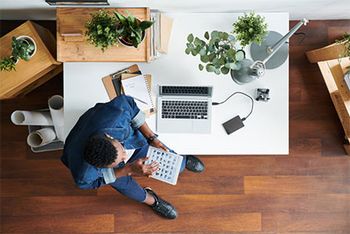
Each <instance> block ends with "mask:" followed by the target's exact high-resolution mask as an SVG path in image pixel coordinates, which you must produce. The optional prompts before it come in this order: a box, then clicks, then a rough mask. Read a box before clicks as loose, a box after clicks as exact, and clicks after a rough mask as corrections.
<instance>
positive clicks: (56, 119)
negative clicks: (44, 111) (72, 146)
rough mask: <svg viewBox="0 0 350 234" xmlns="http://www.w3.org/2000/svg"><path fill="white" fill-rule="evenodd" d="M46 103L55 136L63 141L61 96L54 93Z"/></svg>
mask: <svg viewBox="0 0 350 234" xmlns="http://www.w3.org/2000/svg"><path fill="white" fill-rule="evenodd" d="M48 104H49V109H50V113H51V117H52V121H53V126H54V128H55V131H56V135H57V138H58V139H59V140H60V141H63V142H64V140H65V139H64V115H63V97H62V96H60V95H54V96H52V97H51V98H50V99H49V101H48Z"/></svg>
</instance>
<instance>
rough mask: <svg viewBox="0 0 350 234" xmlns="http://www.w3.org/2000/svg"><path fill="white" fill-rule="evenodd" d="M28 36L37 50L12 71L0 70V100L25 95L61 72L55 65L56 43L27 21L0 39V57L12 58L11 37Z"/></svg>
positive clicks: (20, 61)
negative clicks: (10, 56)
mask: <svg viewBox="0 0 350 234" xmlns="http://www.w3.org/2000/svg"><path fill="white" fill-rule="evenodd" d="M21 35H27V36H30V37H31V38H33V39H34V41H35V43H36V46H37V50H36V53H35V54H34V56H33V57H32V58H31V59H30V60H29V61H24V60H19V62H18V63H17V64H16V70H15V71H10V72H8V71H0V99H8V98H14V97H17V96H22V95H25V94H26V93H28V92H30V91H31V90H33V89H35V88H36V87H38V86H40V85H41V84H43V83H44V82H46V81H47V80H49V79H50V78H52V77H54V76H56V75H57V74H59V73H60V72H62V67H63V66H62V64H61V63H60V62H57V61H56V59H55V57H56V40H55V38H54V37H53V35H52V34H51V33H50V32H49V31H48V30H47V29H45V28H44V27H42V26H40V25H38V24H35V23H33V22H30V21H26V22H25V23H23V24H22V25H20V26H19V27H17V28H16V29H14V30H12V31H11V32H9V33H7V34H6V35H5V36H3V37H1V38H0V45H1V47H0V57H1V58H3V57H6V56H9V55H11V51H12V47H11V43H12V37H18V36H21Z"/></svg>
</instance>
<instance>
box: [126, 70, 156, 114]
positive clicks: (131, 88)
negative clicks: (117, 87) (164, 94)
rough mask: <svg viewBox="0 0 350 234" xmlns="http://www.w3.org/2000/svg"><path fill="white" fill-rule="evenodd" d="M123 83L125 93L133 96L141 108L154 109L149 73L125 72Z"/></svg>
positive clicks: (144, 109)
mask: <svg viewBox="0 0 350 234" xmlns="http://www.w3.org/2000/svg"><path fill="white" fill-rule="evenodd" d="M121 84H122V89H123V92H124V94H125V95H128V96H131V97H133V98H134V100H135V102H136V105H137V106H138V108H140V110H142V111H149V110H150V111H151V112H152V111H153V109H154V104H153V101H152V96H151V90H150V87H151V86H150V84H148V79H147V75H133V74H123V75H122V79H121Z"/></svg>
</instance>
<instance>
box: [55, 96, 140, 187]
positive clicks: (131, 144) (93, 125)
mask: <svg viewBox="0 0 350 234" xmlns="http://www.w3.org/2000/svg"><path fill="white" fill-rule="evenodd" d="M144 122H145V115H144V113H143V112H142V111H140V109H139V108H138V107H137V106H136V103H135V101H134V100H133V99H132V98H131V97H128V96H125V95H121V96H119V97H116V98H115V99H113V100H111V101H110V102H107V103H98V104H96V105H95V106H94V107H92V108H90V109H89V110H88V111H86V112H85V113H84V114H83V115H82V116H81V117H80V118H79V120H78V122H77V123H76V125H75V126H74V127H73V129H72V130H71V131H70V133H69V135H68V137H67V139H66V141H65V145H64V150H63V155H62V158H61V160H62V162H63V163H64V164H65V165H66V166H67V167H68V168H69V169H70V170H71V173H72V176H73V178H74V181H75V183H76V185H77V186H78V187H79V188H81V189H96V188H98V187H100V186H101V185H104V184H106V182H105V180H104V178H103V174H104V170H106V168H97V167H95V166H92V165H91V164H89V163H87V162H86V161H85V160H84V156H83V154H84V148H85V145H86V143H87V141H88V139H89V137H90V136H92V135H95V134H104V133H107V134H108V135H110V136H112V137H113V138H114V139H116V140H118V141H119V142H121V143H122V144H123V145H124V147H125V149H137V148H141V147H142V146H144V145H145V144H147V141H146V139H145V137H144V136H143V135H142V133H141V132H140V131H139V130H138V128H139V127H140V126H141V125H142V124H143V123H144Z"/></svg>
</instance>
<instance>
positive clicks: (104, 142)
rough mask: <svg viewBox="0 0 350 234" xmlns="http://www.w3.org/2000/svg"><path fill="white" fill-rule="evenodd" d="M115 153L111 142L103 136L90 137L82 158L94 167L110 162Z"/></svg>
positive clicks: (113, 159) (116, 152)
mask: <svg viewBox="0 0 350 234" xmlns="http://www.w3.org/2000/svg"><path fill="white" fill-rule="evenodd" d="M117 154H118V151H117V149H116V148H115V147H114V145H113V144H112V142H111V141H110V140H109V139H108V138H106V137H104V136H92V137H90V138H89V140H88V142H87V144H86V146H85V149H84V159H85V160H86V161H87V162H88V163H90V164H91V165H93V166H95V167H106V166H108V165H110V164H112V163H113V162H114V161H115V159H116V158H117Z"/></svg>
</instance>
